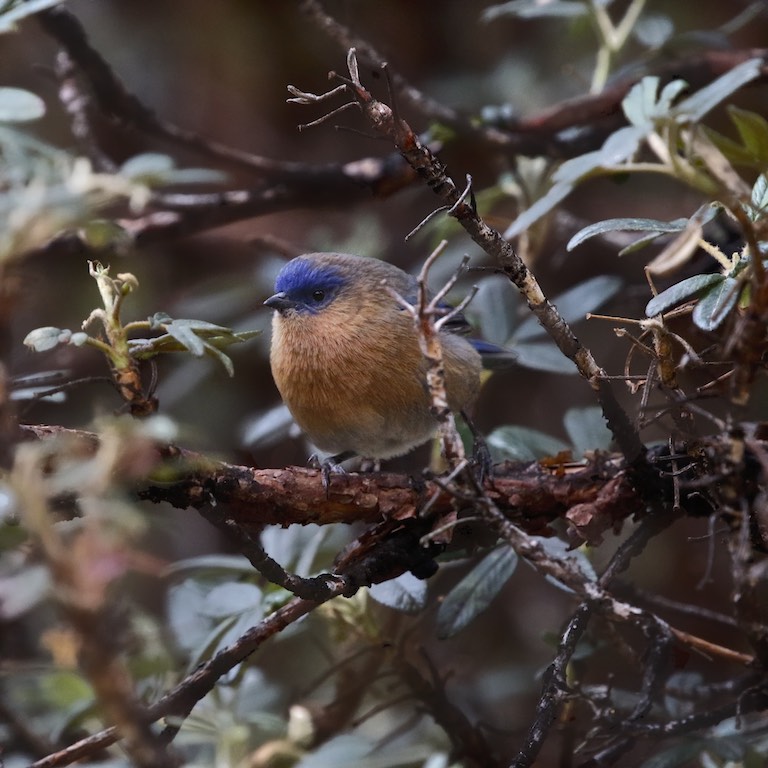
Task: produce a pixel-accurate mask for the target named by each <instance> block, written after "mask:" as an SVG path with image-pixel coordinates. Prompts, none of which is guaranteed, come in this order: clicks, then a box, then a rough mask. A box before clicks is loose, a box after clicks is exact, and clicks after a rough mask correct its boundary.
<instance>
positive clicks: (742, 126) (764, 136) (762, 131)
mask: <svg viewBox="0 0 768 768" xmlns="http://www.w3.org/2000/svg"><path fill="white" fill-rule="evenodd" d="M728 114H729V115H730V117H731V120H733V124H734V125H735V126H736V130H737V131H738V132H739V137H740V138H741V141H742V143H743V144H744V147H745V148H746V149H747V150H748V151H749V152H750V153H751V154H752V155H753V156H754V157H755V158H756V159H762V160H764V161H768V120H766V119H765V118H764V117H763V116H762V115H758V114H757V113H756V112H750V111H749V110H748V109H739V108H738V107H736V106H734V105H733V104H729V105H728Z"/></svg>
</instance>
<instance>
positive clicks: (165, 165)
mask: <svg viewBox="0 0 768 768" xmlns="http://www.w3.org/2000/svg"><path fill="white" fill-rule="evenodd" d="M120 173H121V174H122V175H123V176H127V177H128V178H129V179H131V180H132V181H135V182H138V183H140V184H147V185H150V186H158V185H161V184H165V185H167V184H215V183H219V182H221V181H223V180H224V179H226V175H225V174H223V173H221V172H220V171H215V170H212V169H209V168H177V167H176V163H175V161H174V160H173V158H172V157H170V156H169V155H164V154H161V153H159V152H145V153H143V154H141V155H136V156H135V157H131V158H129V159H128V160H126V161H125V162H124V163H123V165H122V166H121V168H120Z"/></svg>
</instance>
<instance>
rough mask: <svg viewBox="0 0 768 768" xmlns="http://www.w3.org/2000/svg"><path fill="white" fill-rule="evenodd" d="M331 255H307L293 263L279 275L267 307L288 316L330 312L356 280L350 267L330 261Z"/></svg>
mask: <svg viewBox="0 0 768 768" xmlns="http://www.w3.org/2000/svg"><path fill="white" fill-rule="evenodd" d="M330 256H331V254H307V255H306V256H299V257H298V258H296V259H293V260H291V261H289V262H288V263H287V264H286V265H285V266H284V267H283V268H282V270H280V273H279V274H278V276H277V280H276V281H275V293H274V295H272V296H270V297H269V298H268V299H267V300H266V301H265V302H264V304H265V305H266V306H268V307H271V308H272V309H274V310H276V311H277V312H279V313H280V314H281V315H282V316H286V317H287V316H292V315H315V314H317V313H319V312H321V311H322V310H324V309H326V308H327V307H328V306H330V305H331V304H332V303H333V302H334V301H335V300H336V299H337V298H339V296H340V294H343V293H344V292H345V290H346V289H348V288H349V287H350V285H352V283H353V282H354V280H355V270H353V269H351V268H350V265H349V264H347V263H345V262H344V261H343V260H341V261H337V260H334V259H331V258H327V257H330ZM336 256H337V259H338V255H336ZM324 257H326V258H324Z"/></svg>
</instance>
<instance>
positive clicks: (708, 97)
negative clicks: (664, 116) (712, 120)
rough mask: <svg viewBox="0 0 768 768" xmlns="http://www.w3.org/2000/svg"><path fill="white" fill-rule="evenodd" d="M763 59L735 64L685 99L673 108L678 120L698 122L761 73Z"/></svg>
mask: <svg viewBox="0 0 768 768" xmlns="http://www.w3.org/2000/svg"><path fill="white" fill-rule="evenodd" d="M762 66H763V61H762V59H757V58H756V59H749V60H748V61H744V62H742V63H741V64H739V65H737V66H735V67H734V68H733V69H731V70H729V71H728V72H726V73H725V74H724V75H721V76H720V77H718V78H717V80H714V81H713V82H711V83H710V84H709V85H706V86H704V88H702V89H701V90H699V91H696V93H694V94H693V95H692V96H689V97H688V98H687V99H683V101H681V102H680V103H679V104H678V105H677V106H676V107H675V108H674V109H673V110H672V112H673V114H674V115H675V116H676V117H677V118H678V120H681V119H682V120H688V121H690V122H694V123H695V122H698V121H699V120H701V118H702V117H704V115H706V114H707V112H709V111H710V110H711V109H713V108H714V107H716V106H717V105H718V104H720V103H721V102H722V101H724V100H725V99H727V98H728V97H729V96H731V95H732V94H733V93H735V92H736V91H738V90H739V88H741V87H742V86H743V85H746V84H747V83H748V82H750V81H751V80H754V79H755V78H756V77H758V76H759V75H760V71H761V69H762Z"/></svg>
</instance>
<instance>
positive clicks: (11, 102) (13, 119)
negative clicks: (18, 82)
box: [0, 88, 45, 123]
mask: <svg viewBox="0 0 768 768" xmlns="http://www.w3.org/2000/svg"><path fill="white" fill-rule="evenodd" d="M44 114H45V102H44V101H43V100H42V99H41V98H40V97H39V96H36V95H35V94H34V93H31V92H30V91H25V90H24V89H22V88H0V122H3V123H25V122H28V121H30V120H37V119H38V118H40V117H42V116H43V115H44Z"/></svg>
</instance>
